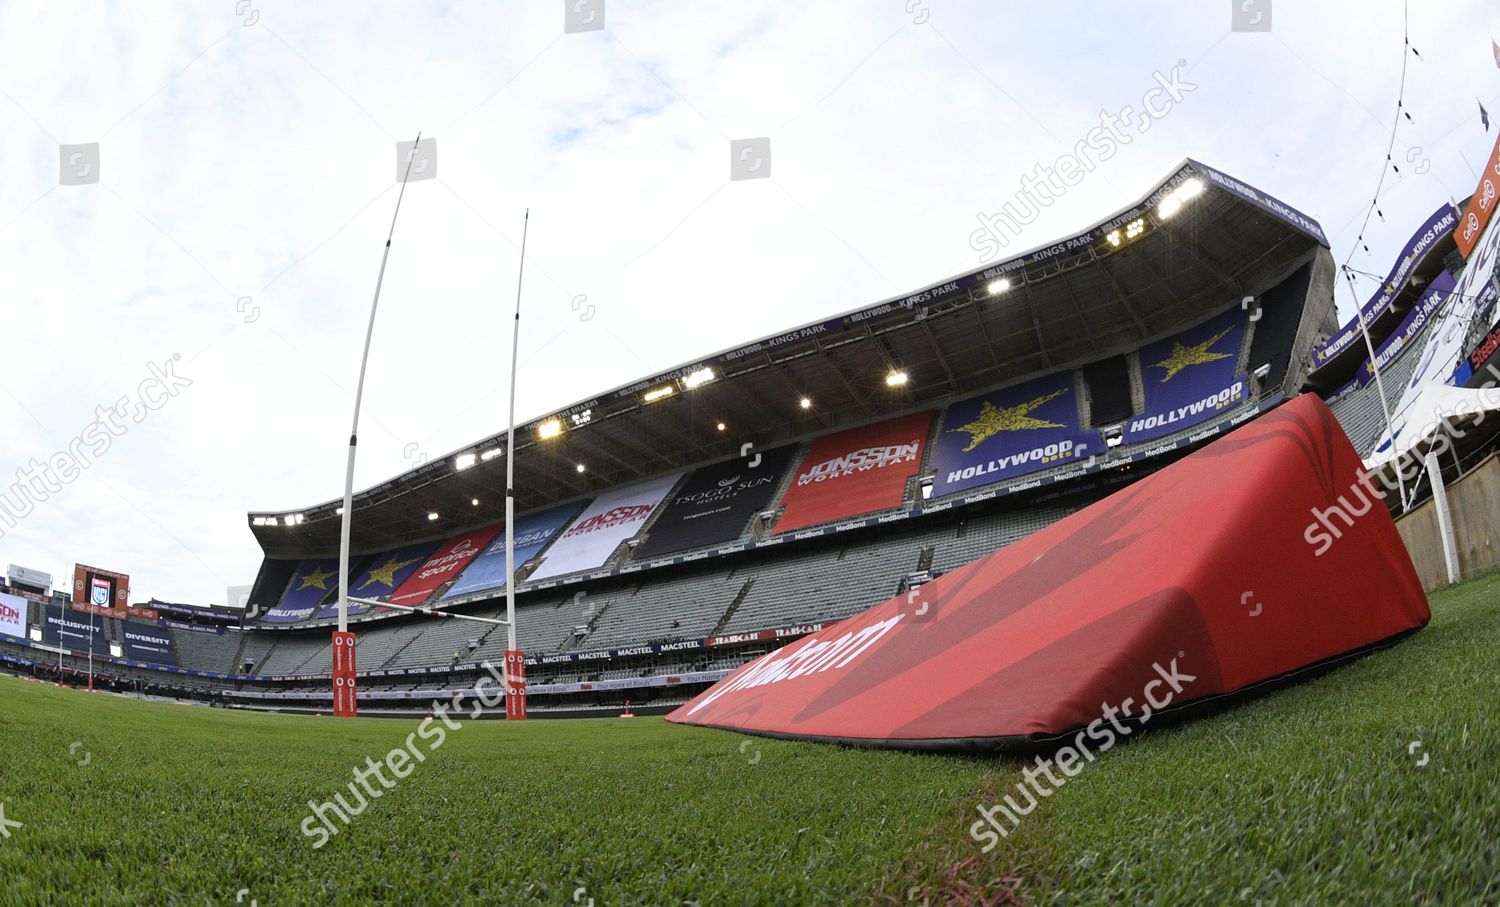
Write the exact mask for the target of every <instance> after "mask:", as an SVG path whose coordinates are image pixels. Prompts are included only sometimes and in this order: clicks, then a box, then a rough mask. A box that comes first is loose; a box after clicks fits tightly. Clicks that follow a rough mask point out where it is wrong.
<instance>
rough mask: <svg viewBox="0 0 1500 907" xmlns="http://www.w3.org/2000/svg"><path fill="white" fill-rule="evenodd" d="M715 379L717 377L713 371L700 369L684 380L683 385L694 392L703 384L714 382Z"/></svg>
mask: <svg viewBox="0 0 1500 907" xmlns="http://www.w3.org/2000/svg"><path fill="white" fill-rule="evenodd" d="M715 377H716V376H715V375H714V370H713V369H711V368H700V369H698V370H697V371H695V372H693V373H692V374H690V375H688V376H687V377H686V378H684V379H682V385H683V387H686V388H687V389H688V390H692V389H693V388H695V387H698V386H699V385H701V384H707V383H708V382H710V381H712V380H714V378H715Z"/></svg>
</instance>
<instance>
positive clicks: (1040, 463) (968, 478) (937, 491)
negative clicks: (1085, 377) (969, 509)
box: [932, 372, 1104, 496]
mask: <svg viewBox="0 0 1500 907" xmlns="http://www.w3.org/2000/svg"><path fill="white" fill-rule="evenodd" d="M1103 452H1104V444H1103V443H1102V442H1101V441H1100V440H1099V434H1098V432H1093V431H1083V430H1080V429H1079V427H1078V400H1077V393H1076V391H1075V390H1074V387H1073V373H1072V372H1059V373H1057V374H1054V375H1046V376H1044V377H1041V378H1038V379H1036V380H1034V381H1028V382H1026V383H1025V384H1018V385H1015V386H1013V387H1007V388H1004V389H1002V390H998V391H992V392H990V393H988V394H981V395H979V396H978V397H972V398H970V399H968V400H965V401H963V402H961V403H955V404H953V405H952V406H950V407H948V411H947V412H946V413H944V414H943V428H942V431H940V432H939V433H938V438H937V450H936V452H935V453H934V455H933V459H932V464H933V468H934V470H935V471H936V473H937V476H936V478H935V479H934V484H933V489H932V490H933V495H934V496H941V495H945V494H953V493H954V492H957V491H964V490H966V489H969V488H977V487H979V486H981V485H989V484H991V483H994V482H1003V481H1005V480H1007V479H1013V478H1015V477H1016V476H1021V475H1025V474H1027V473H1030V472H1036V471H1037V470H1040V469H1049V468H1051V467H1053V466H1059V465H1062V464H1064V463H1069V462H1072V461H1074V460H1080V459H1082V460H1086V459H1088V458H1089V457H1090V456H1092V455H1093V454H1096V453H1103Z"/></svg>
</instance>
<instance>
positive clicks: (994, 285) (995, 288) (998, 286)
mask: <svg viewBox="0 0 1500 907" xmlns="http://www.w3.org/2000/svg"><path fill="white" fill-rule="evenodd" d="M985 289H986V290H988V291H989V294H990V295H991V296H998V295H1000V294H1001V293H1004V292H1005V291H1006V290H1008V289H1010V278H1009V277H1001V278H1000V279H998V280H992V281H990V283H989V286H987V287H985Z"/></svg>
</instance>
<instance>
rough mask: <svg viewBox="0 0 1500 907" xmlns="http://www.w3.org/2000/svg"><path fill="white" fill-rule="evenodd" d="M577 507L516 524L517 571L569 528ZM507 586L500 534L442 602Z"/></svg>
mask: <svg viewBox="0 0 1500 907" xmlns="http://www.w3.org/2000/svg"><path fill="white" fill-rule="evenodd" d="M578 507H579V505H578V504H577V503H573V504H564V505H562V506H561V507H554V508H552V509H551V510H544V511H542V512H541V513H533V514H528V515H527V516H523V517H521V518H520V519H519V520H516V541H515V546H516V569H517V570H520V569H521V567H522V565H524V564H525V563H526V562H527V561H529V560H531V559H532V558H534V557H536V556H537V553H538V552H539V551H541V550H542V549H543V548H545V547H547V543H548V542H550V541H552V539H553V537H554V536H556V535H557V533H558V531H559V530H561V529H562V528H563V527H564V526H566V525H567V524H568V520H570V519H572V518H573V516H574V515H575V514H576V513H578ZM506 582H507V580H506V576H505V533H504V532H501V533H500V534H499V535H497V536H495V539H494V541H492V542H490V546H489V547H488V548H486V549H484V553H483V554H481V555H479V557H477V558H475V559H474V562H473V563H472V564H470V565H469V567H468V569H467V570H465V571H464V572H463V574H462V575H461V576H459V578H458V582H456V583H454V584H453V588H451V589H449V590H448V591H447V592H446V593H444V595H443V598H445V599H446V598H456V597H457V596H460V595H470V594H472V593H475V592H485V591H488V590H491V589H504V588H505V584H506Z"/></svg>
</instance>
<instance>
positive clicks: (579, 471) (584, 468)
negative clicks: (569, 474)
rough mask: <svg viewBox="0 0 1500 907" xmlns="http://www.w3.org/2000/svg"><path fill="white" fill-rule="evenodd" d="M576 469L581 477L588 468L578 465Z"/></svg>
mask: <svg viewBox="0 0 1500 907" xmlns="http://www.w3.org/2000/svg"><path fill="white" fill-rule="evenodd" d="M577 469H578V473H579V474H580V475H582V474H583V473H584V472H585V471H586V470H587V469H588V467H587V466H584V465H583V464H582V463H579V464H578V466H577Z"/></svg>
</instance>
